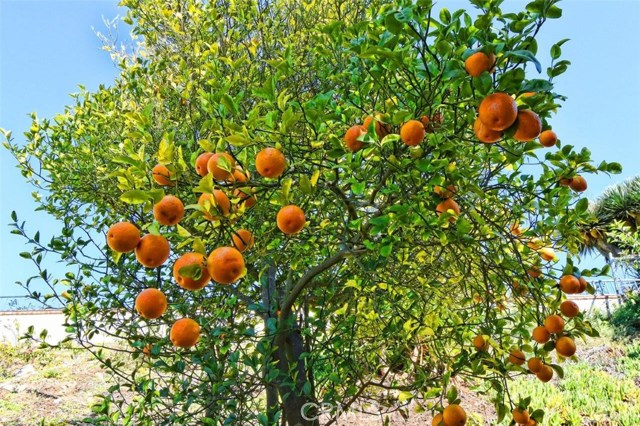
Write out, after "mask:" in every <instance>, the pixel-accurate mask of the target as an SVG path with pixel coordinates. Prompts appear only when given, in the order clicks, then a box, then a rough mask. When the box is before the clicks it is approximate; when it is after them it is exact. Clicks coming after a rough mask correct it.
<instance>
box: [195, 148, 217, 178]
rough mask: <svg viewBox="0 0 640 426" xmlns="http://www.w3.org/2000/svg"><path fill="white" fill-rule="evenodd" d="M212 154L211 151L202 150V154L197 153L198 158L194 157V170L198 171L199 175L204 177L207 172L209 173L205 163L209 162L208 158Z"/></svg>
mask: <svg viewBox="0 0 640 426" xmlns="http://www.w3.org/2000/svg"><path fill="white" fill-rule="evenodd" d="M212 155H213V152H203V153H202V154H200V155H198V158H196V172H198V174H199V175H200V176H202V177H205V176H206V175H207V173H209V169H207V163H208V162H209V159H210V158H211V156H212Z"/></svg>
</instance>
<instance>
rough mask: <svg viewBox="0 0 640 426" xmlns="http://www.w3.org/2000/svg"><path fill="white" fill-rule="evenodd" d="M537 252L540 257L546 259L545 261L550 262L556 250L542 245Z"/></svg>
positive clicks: (554, 256)
mask: <svg viewBox="0 0 640 426" xmlns="http://www.w3.org/2000/svg"><path fill="white" fill-rule="evenodd" d="M538 254H539V255H540V257H541V258H542V260H546V261H547V262H550V261H552V260H553V259H555V258H556V252H555V251H554V250H553V249H552V248H551V247H542V248H541V249H540V250H538Z"/></svg>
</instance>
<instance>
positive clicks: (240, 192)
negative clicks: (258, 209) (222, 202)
mask: <svg viewBox="0 0 640 426" xmlns="http://www.w3.org/2000/svg"><path fill="white" fill-rule="evenodd" d="M233 196H234V197H236V198H240V202H239V203H238V204H242V203H244V206H245V208H247V209H250V208H251V207H253V206H255V205H256V203H257V202H258V200H257V199H256V197H255V195H251V190H250V189H249V188H236V189H235V190H234V191H233Z"/></svg>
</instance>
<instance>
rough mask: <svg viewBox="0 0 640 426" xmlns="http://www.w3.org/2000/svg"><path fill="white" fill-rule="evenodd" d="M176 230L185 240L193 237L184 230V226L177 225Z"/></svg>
mask: <svg viewBox="0 0 640 426" xmlns="http://www.w3.org/2000/svg"><path fill="white" fill-rule="evenodd" d="M176 230H177V231H178V235H179V236H181V237H183V238H188V237H190V236H191V233H190V232H189V231H187V230H186V229H185V228H183V227H182V226H180V224H177V225H176Z"/></svg>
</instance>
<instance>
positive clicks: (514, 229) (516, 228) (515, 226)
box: [509, 222, 522, 237]
mask: <svg viewBox="0 0 640 426" xmlns="http://www.w3.org/2000/svg"><path fill="white" fill-rule="evenodd" d="M509 232H511V234H512V235H514V236H516V237H517V236H518V235H520V234H522V228H520V224H519V223H518V222H516V223H514V224H513V225H511V227H509Z"/></svg>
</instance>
